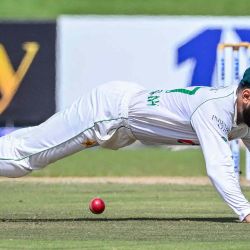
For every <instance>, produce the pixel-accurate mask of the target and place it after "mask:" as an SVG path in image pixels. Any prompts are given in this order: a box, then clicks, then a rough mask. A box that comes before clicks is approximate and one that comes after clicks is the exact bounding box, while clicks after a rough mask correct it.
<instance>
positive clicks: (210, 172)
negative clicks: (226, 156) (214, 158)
mask: <svg viewBox="0 0 250 250" xmlns="http://www.w3.org/2000/svg"><path fill="white" fill-rule="evenodd" d="M206 168H207V176H208V177H209V179H210V180H212V181H213V182H214V181H216V180H217V179H218V178H219V176H220V175H219V171H218V170H219V166H218V164H215V163H209V164H207V166H206Z"/></svg>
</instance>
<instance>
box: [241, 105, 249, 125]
mask: <svg viewBox="0 0 250 250" xmlns="http://www.w3.org/2000/svg"><path fill="white" fill-rule="evenodd" d="M243 121H244V123H245V124H246V125H247V126H248V127H250V106H248V107H245V108H244V110H243Z"/></svg>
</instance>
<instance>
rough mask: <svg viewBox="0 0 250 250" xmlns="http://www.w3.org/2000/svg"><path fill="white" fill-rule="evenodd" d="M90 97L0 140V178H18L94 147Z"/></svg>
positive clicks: (95, 143)
mask: <svg viewBox="0 0 250 250" xmlns="http://www.w3.org/2000/svg"><path fill="white" fill-rule="evenodd" d="M92 114H93V112H92V104H91V100H90V98H86V99H85V98H81V99H79V100H78V101H76V102H75V103H74V104H73V105H72V106H71V107H69V108H68V109H67V110H65V111H63V112H59V113H57V114H55V115H54V116H52V117H51V118H50V119H48V120H47V121H46V122H44V123H42V124H41V125H39V126H35V127H31V128H25V129H20V130H18V131H16V132H13V133H11V134H9V135H7V136H4V137H2V138H0V175H1V176H7V177H20V176H23V175H26V174H28V173H30V172H31V171H32V170H36V169H40V168H43V167H44V166H46V165H48V164H49V163H52V162H54V161H56V160H58V159H61V158H63V157H66V156H68V155H71V154H73V153H76V152H78V151H80V150H83V149H85V148H89V147H92V146H95V145H98V143H97V142H96V140H95V138H94V133H93V115H92Z"/></svg>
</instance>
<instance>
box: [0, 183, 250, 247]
mask: <svg viewBox="0 0 250 250" xmlns="http://www.w3.org/2000/svg"><path fill="white" fill-rule="evenodd" d="M0 190H1V191H0V192H1V195H0V204H1V206H0V249H48V248H49V249H190V250H191V249H192V250H195V249H197V250H198V249H249V244H250V238H249V234H250V226H249V225H248V224H245V223H239V222H238V219H237V217H235V215H234V214H233V212H232V211H231V210H230V209H229V208H228V207H227V206H226V205H225V204H224V203H223V202H222V200H221V199H220V198H219V197H218V195H217V194H216V193H215V191H214V190H213V188H212V187H211V186H190V185H118V184H106V185H103V184H77V183H75V184H53V183H51V184H41V183H40V184H39V183H25V182H21V183H20V182H18V183H17V182H13V181H4V182H3V181H2V182H0ZM244 191H245V194H246V196H247V197H248V198H250V191H249V190H244ZM94 196H100V197H103V199H104V200H105V201H106V211H105V212H104V213H103V214H102V215H93V214H91V213H90V212H89V210H88V202H89V200H90V199H91V198H92V197H94Z"/></svg>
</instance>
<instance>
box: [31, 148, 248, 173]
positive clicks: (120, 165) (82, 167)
mask: <svg viewBox="0 0 250 250" xmlns="http://www.w3.org/2000/svg"><path fill="white" fill-rule="evenodd" d="M241 170H242V176H244V175H245V150H242V152H241ZM205 175H206V169H205V162H204V158H203V155H202V152H201V150H200V149H186V150H181V151H171V150H169V149H167V148H147V147H146V148H140V149H137V150H132V149H124V150H118V151H112V150H105V149H94V150H84V151H82V152H80V153H78V154H75V155H72V156H70V157H68V158H65V159H63V160H60V161H58V162H56V163H54V164H51V165H50V166H48V167H46V168H45V169H42V170H39V171H35V172H33V174H32V176H53V177H61V176H205Z"/></svg>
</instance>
